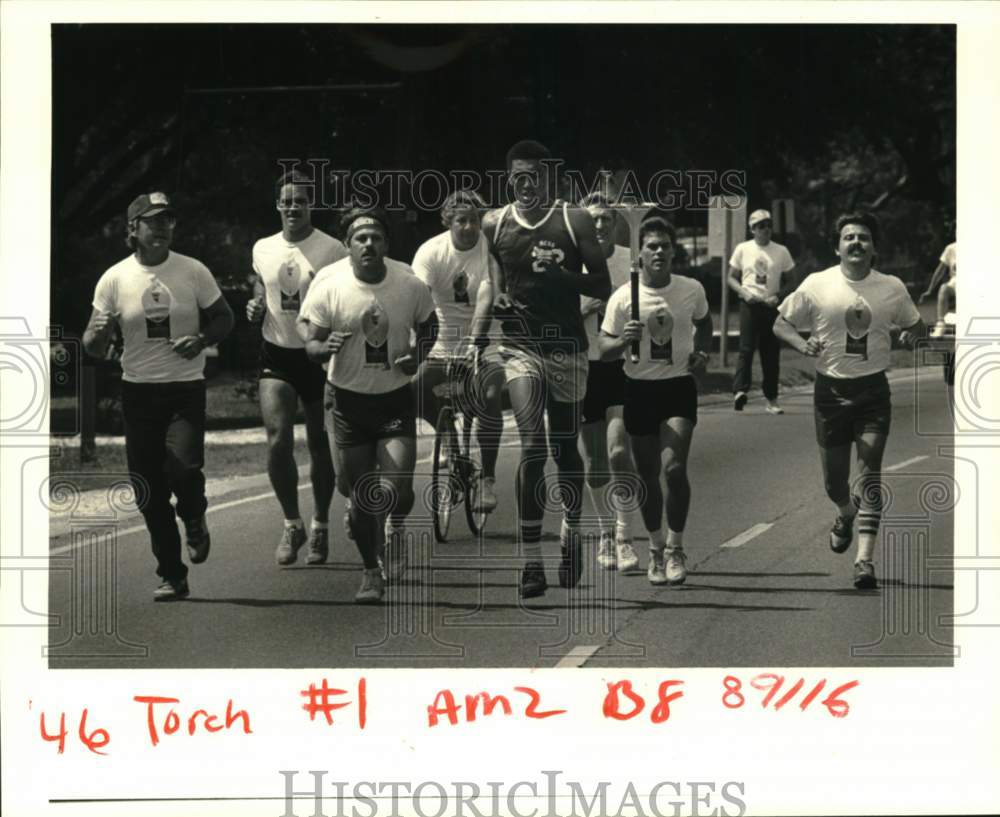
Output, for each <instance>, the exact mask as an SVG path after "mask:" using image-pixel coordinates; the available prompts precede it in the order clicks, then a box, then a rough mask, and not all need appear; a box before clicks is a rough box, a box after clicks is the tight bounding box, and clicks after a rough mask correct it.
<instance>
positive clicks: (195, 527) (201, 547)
mask: <svg viewBox="0 0 1000 817" xmlns="http://www.w3.org/2000/svg"><path fill="white" fill-rule="evenodd" d="M184 531H185V533H186V534H187V549H188V559H190V560H191V564H193V565H200V564H201V563H202V562H204V561H205V560H206V559H207V558H208V551H209V548H211V547H212V537H211V536H210V535H209V533H208V525H206V524H205V517H204V516H202V517H199V518H198V519H189V520H187V521H185V522H184Z"/></svg>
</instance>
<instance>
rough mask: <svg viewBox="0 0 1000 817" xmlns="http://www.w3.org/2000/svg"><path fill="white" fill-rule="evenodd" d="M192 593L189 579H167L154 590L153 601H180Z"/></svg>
mask: <svg viewBox="0 0 1000 817" xmlns="http://www.w3.org/2000/svg"><path fill="white" fill-rule="evenodd" d="M190 595H191V588H189V587H188V583H187V579H176V580H175V581H171V580H170V579H166V580H164V581H163V583H162V584H161V585H160V586H159V587H157V588H156V590H154V591H153V601H180V600H181V599H186V598H187V597H188V596H190Z"/></svg>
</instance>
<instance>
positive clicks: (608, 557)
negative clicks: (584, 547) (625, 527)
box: [597, 533, 618, 570]
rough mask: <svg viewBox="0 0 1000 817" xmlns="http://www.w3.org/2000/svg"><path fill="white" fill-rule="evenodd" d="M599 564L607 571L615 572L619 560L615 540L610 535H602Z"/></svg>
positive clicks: (598, 551) (599, 547) (599, 546)
mask: <svg viewBox="0 0 1000 817" xmlns="http://www.w3.org/2000/svg"><path fill="white" fill-rule="evenodd" d="M597 564H598V566H599V567H602V568H604V569H605V570H615V569H616V568H617V567H618V560H617V558H616V556H615V538H614V536H612V535H611V534H610V533H602V534H601V541H600V543H599V544H598V545H597Z"/></svg>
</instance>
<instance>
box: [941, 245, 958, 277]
mask: <svg viewBox="0 0 1000 817" xmlns="http://www.w3.org/2000/svg"><path fill="white" fill-rule="evenodd" d="M956 247H957V244H956V243H954V242H953V243H951V244H949V245H948V246H947V247H945V248H944V252H943V253H941V263H942V264H944V265H946V266H947V267H948V279H949V280H951V279H952V278H954V277H955V275H956V274H957V272H958V252H957V249H956Z"/></svg>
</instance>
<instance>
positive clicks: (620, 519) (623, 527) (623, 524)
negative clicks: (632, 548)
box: [615, 511, 632, 542]
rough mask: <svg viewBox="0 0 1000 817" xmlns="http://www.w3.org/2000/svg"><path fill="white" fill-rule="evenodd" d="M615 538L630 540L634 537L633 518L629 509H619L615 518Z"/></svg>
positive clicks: (622, 540)
mask: <svg viewBox="0 0 1000 817" xmlns="http://www.w3.org/2000/svg"><path fill="white" fill-rule="evenodd" d="M615 539H617V540H618V541H619V542H628V541H631V539H632V519H631V517H630V514H629V512H628V511H618V513H617V518H616V519H615Z"/></svg>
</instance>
